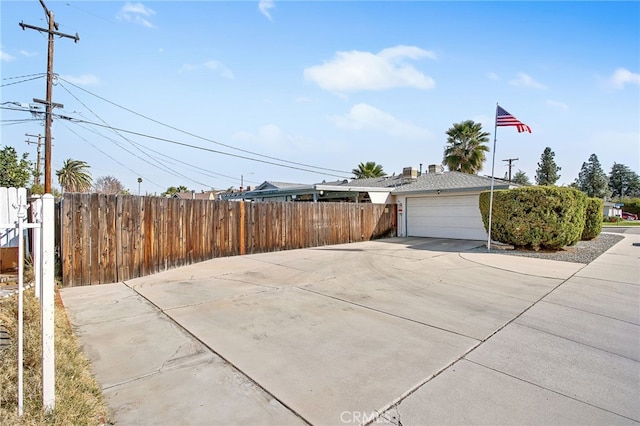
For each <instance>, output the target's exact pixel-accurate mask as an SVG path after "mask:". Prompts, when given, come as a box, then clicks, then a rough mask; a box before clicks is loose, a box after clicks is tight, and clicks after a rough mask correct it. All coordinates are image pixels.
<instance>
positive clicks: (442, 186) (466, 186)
mask: <svg viewBox="0 0 640 426" xmlns="http://www.w3.org/2000/svg"><path fill="white" fill-rule="evenodd" d="M493 186H494V188H508V187H509V184H508V183H507V182H504V181H503V180H501V179H494V183H493ZM490 187H491V178H489V177H485V176H478V175H471V174H468V173H461V172H443V173H423V174H422V175H421V176H418V179H416V180H415V181H413V182H410V183H407V184H405V185H402V186H401V187H399V188H397V189H396V190H395V191H394V192H396V193H402V192H421V191H437V190H441V191H451V190H482V189H488V188H490Z"/></svg>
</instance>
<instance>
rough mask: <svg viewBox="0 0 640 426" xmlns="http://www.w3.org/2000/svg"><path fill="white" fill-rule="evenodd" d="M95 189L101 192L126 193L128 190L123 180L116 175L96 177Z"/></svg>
mask: <svg viewBox="0 0 640 426" xmlns="http://www.w3.org/2000/svg"><path fill="white" fill-rule="evenodd" d="M93 190H94V191H95V192H97V193H99V194H114V195H115V194H124V193H125V192H127V193H128V191H127V190H126V189H125V187H124V185H123V184H122V182H120V181H119V180H118V178H116V177H114V176H101V177H99V178H98V179H96V183H95V184H94V185H93Z"/></svg>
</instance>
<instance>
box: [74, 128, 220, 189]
mask: <svg viewBox="0 0 640 426" xmlns="http://www.w3.org/2000/svg"><path fill="white" fill-rule="evenodd" d="M71 122H72V123H74V124H78V123H75V122H73V121H71ZM78 125H79V124H78ZM80 127H82V128H84V129H86V130H87V131H90V132H92V133H94V134H96V135H98V136H100V137H103V138H105V139H107V140H108V141H110V142H113V143H114V144H115V145H117V146H118V147H119V148H121V149H123V150H124V151H126V152H128V153H129V154H131V155H133V156H134V157H136V158H138V159H140V160H142V161H145V162H146V163H147V164H150V165H151V166H154V167H156V166H155V165H154V164H151V163H149V162H148V161H146V160H145V159H144V158H141V157H140V156H138V155H136V154H134V153H133V152H131V151H129V150H128V149H127V148H125V147H123V146H122V145H121V144H120V143H119V142H117V141H116V140H115V139H112V138H110V137H108V136H105V135H103V134H102V133H100V132H97V131H96V130H95V129H88V128H86V127H83V126H80ZM73 133H74V134H76V135H78V134H77V133H76V132H73ZM78 136H79V135H78ZM79 137H80V136H79ZM82 139H83V140H85V141H86V139H84V138H82ZM87 142H88V141H87ZM130 142H132V143H133V141H130ZM89 144H90V145H91V146H93V147H94V148H96V149H98V148H97V147H95V146H94V145H93V144H91V143H90V142H89ZM98 150H99V149H98ZM99 151H100V152H103V151H101V150H99ZM103 153H104V152H103ZM105 155H107V154H105ZM107 156H108V157H109V158H111V159H113V157H111V156H109V155H107ZM150 158H153V157H152V156H150ZM153 159H154V160H156V161H158V162H160V161H159V160H158V159H156V158H153ZM114 161H116V162H117V163H118V164H120V165H121V166H123V167H125V168H126V169H127V170H129V171H132V172H134V173H137V172H135V171H133V170H131V169H129V168H128V167H126V166H125V165H123V164H122V163H120V162H119V161H117V160H114ZM156 168H157V169H158V170H160V171H162V172H165V173H169V174H170V175H173V176H176V177H181V178H184V179H187V180H189V181H191V182H193V183H196V184H198V185H202V186H205V187H209V186H210V185H208V184H206V183H203V182H199V181H197V180H195V179H192V178H190V177H189V176H187V175H184V174H182V173H180V172H176V171H174V170H173V169H170V168H167V167H162V168H158V167H156ZM167 170H168V171H169V172H167ZM143 177H144V176H143ZM151 182H152V183H155V182H153V181H151Z"/></svg>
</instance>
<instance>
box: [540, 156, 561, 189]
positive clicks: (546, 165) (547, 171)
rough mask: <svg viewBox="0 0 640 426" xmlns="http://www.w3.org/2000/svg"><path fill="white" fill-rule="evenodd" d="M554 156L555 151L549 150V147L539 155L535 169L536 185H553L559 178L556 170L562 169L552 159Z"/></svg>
mask: <svg viewBox="0 0 640 426" xmlns="http://www.w3.org/2000/svg"><path fill="white" fill-rule="evenodd" d="M555 156H556V154H555V152H553V151H551V148H549V147H546V148H545V149H544V152H543V153H542V155H541V156H540V162H539V163H538V170H536V183H537V184H538V185H555V183H556V182H557V181H558V179H560V175H559V174H558V172H559V171H560V170H562V168H561V167H558V166H557V164H556V162H555V161H554V159H553V158H554V157H555Z"/></svg>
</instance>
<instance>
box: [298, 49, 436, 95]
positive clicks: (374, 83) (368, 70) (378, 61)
mask: <svg viewBox="0 0 640 426" xmlns="http://www.w3.org/2000/svg"><path fill="white" fill-rule="evenodd" d="M421 58H430V59H435V54H434V53H433V52H430V51H427V50H423V49H420V48H418V47H415V46H396V47H391V48H388V49H384V50H382V51H380V52H378V53H377V54H374V53H371V52H361V51H357V50H352V51H350V52H338V53H336V56H335V57H334V58H333V59H331V60H330V61H327V62H325V63H324V64H322V65H314V66H312V67H309V68H306V69H305V70H304V77H305V79H307V80H310V81H313V82H314V83H316V84H317V85H318V86H320V87H321V88H323V89H325V90H329V91H332V92H355V91H359V90H385V89H392V88H395V87H415V88H418V89H432V88H433V87H434V86H435V82H434V81H433V79H432V78H431V77H429V76H427V75H424V74H423V73H422V72H420V71H418V70H417V69H416V68H414V67H413V66H412V65H410V64H407V63H406V62H405V61H406V59H414V60H415V59H421Z"/></svg>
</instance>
